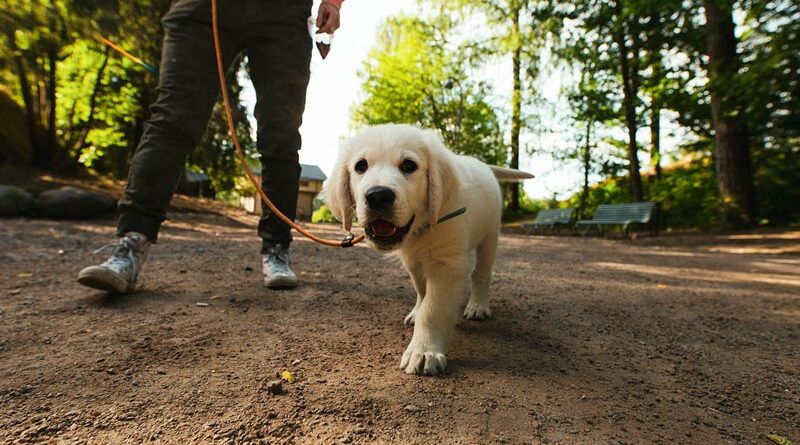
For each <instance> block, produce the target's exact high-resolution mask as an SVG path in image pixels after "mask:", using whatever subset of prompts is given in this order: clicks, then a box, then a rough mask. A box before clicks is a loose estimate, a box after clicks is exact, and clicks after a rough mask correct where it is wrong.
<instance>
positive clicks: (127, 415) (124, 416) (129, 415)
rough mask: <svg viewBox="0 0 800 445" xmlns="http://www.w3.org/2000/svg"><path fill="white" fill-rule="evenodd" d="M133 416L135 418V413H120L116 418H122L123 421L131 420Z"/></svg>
mask: <svg viewBox="0 0 800 445" xmlns="http://www.w3.org/2000/svg"><path fill="white" fill-rule="evenodd" d="M135 418H136V414H134V413H131V412H127V413H122V414H120V415H119V416H118V417H117V419H119V420H124V421H129V420H133V419H135Z"/></svg>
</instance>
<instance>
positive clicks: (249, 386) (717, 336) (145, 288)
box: [0, 214, 800, 445]
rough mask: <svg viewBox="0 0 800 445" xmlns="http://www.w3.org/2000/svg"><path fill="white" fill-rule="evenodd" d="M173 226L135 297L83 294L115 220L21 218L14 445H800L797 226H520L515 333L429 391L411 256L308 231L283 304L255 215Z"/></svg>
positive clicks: (511, 273) (0, 325) (8, 240)
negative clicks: (576, 232) (568, 232)
mask: <svg viewBox="0 0 800 445" xmlns="http://www.w3.org/2000/svg"><path fill="white" fill-rule="evenodd" d="M172 216H173V217H174V219H173V220H171V222H169V223H168V224H167V225H166V227H165V230H164V231H163V236H162V238H161V240H160V242H159V244H158V245H157V246H155V247H154V248H153V249H152V250H151V258H150V260H149V262H148V263H147V265H146V269H145V272H144V275H143V277H142V280H141V286H140V289H139V290H138V291H137V292H136V293H135V294H133V295H128V296H111V295H106V294H103V293H100V292H95V291H91V290H87V289H84V288H81V287H80V286H79V285H78V284H77V283H76V282H75V279H74V278H75V277H76V275H77V272H78V271H79V270H80V269H81V268H82V267H83V266H85V265H88V264H91V263H92V262H93V261H96V260H97V259H98V258H96V257H92V256H91V255H90V252H91V250H93V249H94V248H96V247H98V246H99V245H101V244H102V243H104V242H106V241H107V240H111V236H112V233H113V222H112V221H93V222H63V221H62V222H57V221H41V220H24V219H11V220H8V219H7V220H0V264H2V267H0V406H2V409H0V442H2V443H35V442H48V441H52V442H53V443H76V444H77V443H86V444H101V443H102V444H116V443H175V444H188V443H235V444H244V443H250V444H256V443H269V444H273V443H275V444H280V443H286V444H290V443H345V444H346V443H353V444H356V443H386V444H399V443H426V444H427V443H438V444H441V443H445V444H449V443H464V444H478V443H480V444H484V443H514V444H516V443H528V444H540V443H541V444H547V443H550V444H556V443H563V444H607V443H608V444H645V443H647V444H728V443H731V444H765V445H767V444H770V443H772V442H771V441H770V440H769V439H768V438H767V435H768V434H773V433H774V434H779V435H781V436H782V437H785V438H787V439H790V440H792V441H794V442H795V443H797V442H798V441H800V371H799V370H800V256H798V255H796V254H795V253H792V252H797V251H798V249H797V248H798V245H800V233H797V232H783V233H779V234H777V235H776V236H772V237H771V236H767V237H766V238H765V237H760V238H759V237H756V238H752V237H750V238H748V237H746V236H745V237H744V238H736V237H727V238H725V239H724V240H723V239H722V238H720V237H702V236H694V237H673V236H665V237H660V238H657V239H654V238H643V239H639V240H635V241H623V240H611V239H598V238H578V237H525V236H522V235H514V234H509V235H504V236H503V237H502V238H501V246H500V255H499V259H498V262H497V264H496V267H495V276H494V280H493V284H492V303H493V306H492V310H493V314H494V318H493V319H492V320H489V321H484V322H472V321H462V322H460V323H459V326H458V329H457V333H456V337H455V339H454V342H453V344H452V349H451V352H450V354H449V357H448V363H449V366H450V372H449V374H447V375H445V376H441V377H435V378H422V377H416V376H408V375H405V374H403V373H402V372H401V371H399V370H398V369H397V365H398V364H399V360H400V355H401V353H402V351H403V349H404V347H405V345H406V343H407V342H408V340H409V339H410V336H411V328H409V327H406V326H404V325H403V317H404V316H405V314H406V313H407V312H408V310H409V309H410V308H411V307H412V306H413V304H414V295H415V294H414V291H413V287H412V285H411V282H410V280H409V279H408V277H407V276H406V274H405V272H404V271H403V269H402V267H400V266H399V265H398V264H397V263H395V262H393V261H389V260H387V259H384V258H382V257H381V256H380V255H378V254H376V253H374V252H372V251H369V250H368V249H366V248H362V247H357V248H353V249H347V250H334V249H328V248H324V247H319V246H317V245H314V244H312V243H310V242H308V241H306V240H297V241H296V242H295V243H294V246H295V247H294V251H295V253H294V261H295V268H296V270H297V271H298V272H299V273H300V277H301V279H302V284H301V286H300V287H299V288H298V289H296V290H294V291H282V292H277V291H270V290H267V289H264V288H263V287H261V285H260V271H259V269H260V257H259V254H258V247H259V244H258V241H257V238H256V237H255V230H254V224H253V222H252V218H251V219H248V218H244V217H243V218H239V220H240V222H232V221H231V220H229V219H226V218H224V217H221V216H213V215H201V214H175V215H172ZM242 221H244V222H242ZM318 229H320V230H323V231H327V232H329V234H330V235H331V236H333V235H336V236H338V235H339V233H338V231H337V230H336V229H335V228H334V227H330V226H328V227H325V226H321V227H318ZM754 240H755V241H754ZM759 243H760V244H759ZM754 246H755V247H754ZM759 246H761V247H759ZM285 370H288V371H290V372H291V373H292V374H293V376H294V377H296V381H295V382H294V383H289V382H286V381H283V382H282V384H281V385H277V384H276V382H274V381H275V380H276V379H280V377H279V374H280V373H281V372H283V371H285ZM277 386H280V388H277Z"/></svg>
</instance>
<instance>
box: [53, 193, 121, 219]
mask: <svg viewBox="0 0 800 445" xmlns="http://www.w3.org/2000/svg"><path fill="white" fill-rule="evenodd" d="M116 203H117V202H116V201H115V200H113V199H111V198H109V197H108V196H105V195H101V194H99V193H94V192H90V191H87V190H82V189H79V188H75V187H69V186H67V187H61V188H58V189H55V190H48V191H46V192H44V193H42V194H41V195H40V196H39V215H41V216H43V217H45V218H63V219H91V218H98V217H101V216H105V215H107V214H109V213H111V212H112V211H113V210H114V206H115V205H116Z"/></svg>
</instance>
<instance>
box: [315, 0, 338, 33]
mask: <svg viewBox="0 0 800 445" xmlns="http://www.w3.org/2000/svg"><path fill="white" fill-rule="evenodd" d="M317 28H319V29H318V30H317V34H322V33H325V34H333V32H334V31H336V30H337V29H339V10H338V9H337V8H336V6H333V5H332V4H330V3H327V2H322V4H320V5H319V11H318V12H317Z"/></svg>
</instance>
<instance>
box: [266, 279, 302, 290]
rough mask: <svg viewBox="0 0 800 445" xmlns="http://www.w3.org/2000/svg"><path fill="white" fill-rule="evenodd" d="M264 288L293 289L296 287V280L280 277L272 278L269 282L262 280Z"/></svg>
mask: <svg viewBox="0 0 800 445" xmlns="http://www.w3.org/2000/svg"><path fill="white" fill-rule="evenodd" d="M264 287H266V288H269V289H275V290H285V289H294V288H296V287H297V279H296V278H294V279H292V278H287V277H280V278H273V279H271V280H269V281H267V280H264Z"/></svg>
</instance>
